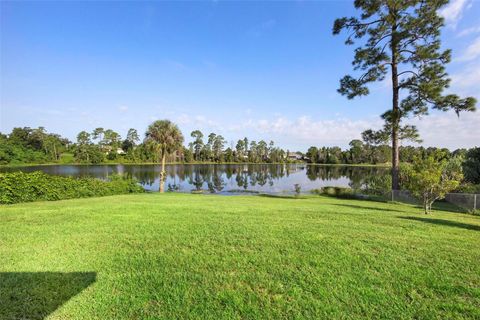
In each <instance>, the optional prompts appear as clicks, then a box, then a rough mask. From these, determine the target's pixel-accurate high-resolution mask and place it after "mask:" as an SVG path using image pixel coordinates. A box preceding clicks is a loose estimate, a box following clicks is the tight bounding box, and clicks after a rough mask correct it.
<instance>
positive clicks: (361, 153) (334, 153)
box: [305, 140, 479, 164]
mask: <svg viewBox="0 0 480 320" xmlns="http://www.w3.org/2000/svg"><path fill="white" fill-rule="evenodd" d="M349 146H350V148H349V149H346V150H342V149H341V148H340V147H318V148H317V147H310V148H309V149H308V151H307V153H306V154H305V160H306V161H308V162H309V163H318V164H379V163H389V162H391V159H392V148H391V147H390V146H389V145H386V144H378V145H374V144H371V143H369V142H368V140H367V141H361V140H352V141H350V143H349ZM471 150H475V148H474V149H471ZM472 152H473V151H472ZM467 154H469V151H467V150H466V149H457V150H455V151H453V152H452V151H450V150H448V149H447V148H434V147H429V148H425V147H414V146H402V147H400V161H401V162H407V163H412V162H413V161H414V159H416V158H420V159H426V158H428V157H430V156H431V157H434V158H435V159H436V160H439V161H441V160H448V159H450V158H452V157H454V156H461V157H465V156H466V155H467ZM472 154H473V153H472ZM476 161H479V160H476ZM473 162H475V161H473Z"/></svg>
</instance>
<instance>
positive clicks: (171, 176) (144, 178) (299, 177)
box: [10, 164, 388, 193]
mask: <svg viewBox="0 0 480 320" xmlns="http://www.w3.org/2000/svg"><path fill="white" fill-rule="evenodd" d="M10 170H22V171H28V172H30V171H36V170H41V171H44V172H46V173H48V174H54V175H62V176H74V177H78V176H93V177H97V178H101V179H106V178H108V176H110V175H112V174H115V173H122V174H124V175H126V176H127V177H130V178H135V179H137V180H138V181H139V183H140V184H142V185H143V186H144V187H145V189H147V190H157V189H158V183H159V179H158V177H159V170H160V168H159V166H158V165H112V166H109V165H98V166H97V165H90V166H73V165H72V166H68V165H64V166H37V167H35V166H32V167H23V168H22V167H18V168H15V169H10ZM166 171H167V181H166V185H167V186H168V190H169V191H181V192H190V191H192V190H196V191H200V190H206V191H209V192H211V193H218V192H225V191H229V190H253V191H262V192H279V191H283V190H289V191H293V186H294V185H295V184H299V185H300V186H301V188H302V190H303V191H308V190H311V189H315V188H320V187H322V186H332V185H334V186H342V187H351V188H354V189H359V188H361V187H362V186H363V185H364V184H365V183H367V181H368V179H369V178H371V177H372V176H382V175H388V169H386V168H378V167H347V166H319V165H306V164H291V165H285V164H280V165H272V164H251V165H250V164H217V165H216V164H198V165H197V164H185V165H167V167H166Z"/></svg>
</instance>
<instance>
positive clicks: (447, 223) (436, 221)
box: [398, 217, 480, 231]
mask: <svg viewBox="0 0 480 320" xmlns="http://www.w3.org/2000/svg"><path fill="white" fill-rule="evenodd" d="M398 218H400V219H405V220H414V221H420V222H425V223H431V224H437V225H441V226H447V227H456V228H462V229H467V230H476V231H480V226H477V225H474V224H468V223H462V222H456V221H450V220H444V219H431V218H420V217H398Z"/></svg>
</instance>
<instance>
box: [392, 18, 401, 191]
mask: <svg viewBox="0 0 480 320" xmlns="http://www.w3.org/2000/svg"><path fill="white" fill-rule="evenodd" d="M396 29H397V27H396V25H394V26H393V27H392V39H391V50H392V89H393V95H392V119H391V120H392V190H399V189H400V181H399V171H400V170H399V166H400V150H399V143H398V129H399V122H400V110H399V105H398V93H399V86H398V66H397V50H398V46H397V40H396V39H395V38H396V36H395V35H396Z"/></svg>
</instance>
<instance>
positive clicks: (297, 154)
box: [287, 152, 303, 161]
mask: <svg viewBox="0 0 480 320" xmlns="http://www.w3.org/2000/svg"><path fill="white" fill-rule="evenodd" d="M287 159H288V160H294V161H297V160H302V159H303V154H301V153H300V152H289V153H288V154H287Z"/></svg>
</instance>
